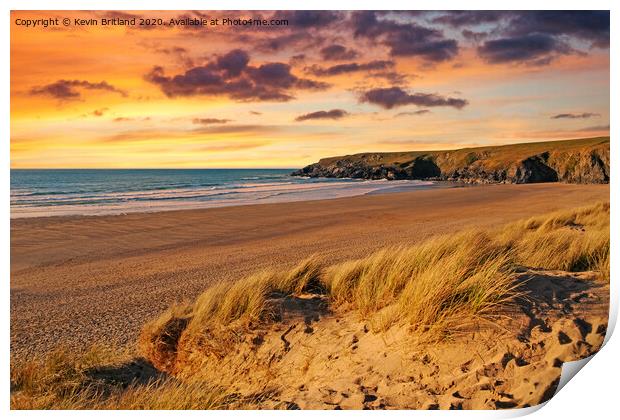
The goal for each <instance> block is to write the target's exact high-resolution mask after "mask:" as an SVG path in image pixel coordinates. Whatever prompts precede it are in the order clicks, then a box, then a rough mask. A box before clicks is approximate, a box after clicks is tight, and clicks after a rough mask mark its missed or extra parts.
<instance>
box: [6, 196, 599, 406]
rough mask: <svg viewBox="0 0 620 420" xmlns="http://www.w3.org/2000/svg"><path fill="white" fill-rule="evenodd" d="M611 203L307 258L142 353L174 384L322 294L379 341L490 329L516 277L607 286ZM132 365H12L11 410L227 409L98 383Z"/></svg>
mask: <svg viewBox="0 0 620 420" xmlns="http://www.w3.org/2000/svg"><path fill="white" fill-rule="evenodd" d="M609 246H610V240H609V203H599V204H596V205H592V206H589V207H584V208H580V209H574V210H567V211H561V212H556V213H553V214H549V215H544V216H539V217H533V218H530V219H527V220H522V221H519V222H516V223H511V224H509V225H506V226H504V227H502V228H500V229H496V230H492V231H488V232H484V231H465V232H461V233H458V234H454V235H449V236H440V237H436V238H433V239H431V240H428V241H425V242H422V243H419V244H415V245H412V246H409V247H399V248H387V249H384V250H381V251H379V252H376V253H374V254H372V255H370V256H368V257H366V258H362V259H359V260H354V261H346V262H343V263H339V264H336V265H332V266H324V265H323V264H322V263H321V261H320V260H319V259H318V258H316V257H311V258H308V259H306V260H304V261H302V262H301V263H300V264H298V265H297V266H295V267H293V268H292V269H290V270H285V271H275V270H271V271H263V272H259V273H256V274H254V275H251V276H248V277H246V278H243V279H240V280H239V281H237V282H235V283H232V284H224V283H221V284H216V285H214V286H212V287H210V288H209V289H207V290H206V291H205V292H204V293H203V294H202V295H201V296H199V297H198V299H196V301H195V302H193V303H189V304H180V305H174V306H173V307H171V308H170V309H169V310H168V311H166V312H165V313H163V314H162V315H161V316H160V317H158V318H156V319H154V320H152V321H151V322H149V323H147V324H146V325H145V326H144V328H143V330H142V333H141V335H140V338H139V342H138V350H139V353H140V354H141V356H143V357H145V358H146V359H147V360H148V361H149V362H151V363H152V364H153V365H154V366H155V367H156V368H157V369H159V370H160V371H163V372H168V373H171V374H172V375H177V374H178V373H179V372H181V371H183V370H184V369H185V370H186V368H188V367H189V368H191V367H192V366H195V365H196V360H198V361H201V360H202V362H203V364H204V362H205V361H206V362H209V361H216V362H217V360H218V359H221V358H223V357H225V356H226V355H227V354H229V353H230V351H231V349H233V348H234V346H235V344H237V343H239V342H241V341H243V340H244V339H245V337H246V336H247V334H248V333H251V332H252V331H253V330H256V329H259V328H266V327H268V326H269V325H270V324H273V323H277V322H279V321H280V320H281V317H282V313H281V311H282V307H281V305H282V300H283V299H284V298H286V297H291V296H300V295H306V294H318V295H320V296H322V297H323V298H324V299H325V300H326V301H327V302H328V303H329V308H328V310H329V311H332V312H338V313H340V314H355V316H359V317H361V318H364V319H368V320H369V321H370V324H371V326H372V328H373V329H374V330H375V331H376V332H380V331H386V330H388V329H390V328H391V327H393V326H395V325H399V326H403V325H404V326H408V328H409V330H410V331H411V333H412V334H413V335H415V336H417V337H420V338H421V339H429V340H440V339H442V338H444V337H447V336H449V335H450V334H451V333H452V332H454V331H457V330H458V329H459V328H461V327H462V326H464V325H466V324H467V323H468V322H471V321H473V320H475V319H488V318H490V317H493V316H494V314H496V313H497V312H498V308H499V307H500V306H501V305H503V304H506V303H508V302H511V301H513V299H514V297H515V296H517V295H519V294H520V293H521V291H520V290H519V284H517V283H516V281H515V279H516V272H517V269H520V270H522V269H523V267H525V268H531V269H545V270H566V271H584V270H592V271H597V272H599V273H600V277H601V279H602V280H604V281H608V280H609ZM123 358H125V359H126V356H123V355H119V354H114V353H110V352H105V351H102V350H101V349H97V350H96V351H95V350H93V351H91V352H88V353H86V354H84V355H80V356H75V355H72V354H70V353H68V352H59V353H55V354H52V355H51V356H50V357H48V358H46V359H45V360H42V361H31V362H28V363H25V364H24V363H21V364H15V365H14V366H13V365H12V366H11V407H12V408H17V409H19V408H104V409H105V408H147V409H148V408H162V409H163V408H177V409H184V408H203V409H204V408H230V407H234V406H235V405H236V404H237V406H238V405H239V404H241V405H242V406H243V407H244V408H247V407H249V406H251V401H243V402H242V403H240V402H239V401H237V400H236V399H235V398H238V397H235V394H234V393H230V392H227V391H226V388H225V387H224V388H222V387H219V386H214V385H212V384H204V383H200V382H194V381H192V380H191V376H190V377H189V380H188V377H187V375H177V376H179V377H182V378H183V380H182V381H180V380H178V379H175V378H174V376H168V377H164V378H163V379H162V378H158V379H156V380H152V381H149V382H146V383H132V384H129V385H124V386H119V385H114V384H108V383H102V382H101V381H97V380H95V379H93V377H92V375H91V373H92V371H93V369H94V368H96V367H97V366H102V365H106V366H108V365H118V364H120V363H122V362H123V360H124V359H123Z"/></svg>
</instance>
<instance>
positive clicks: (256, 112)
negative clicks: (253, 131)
mask: <svg viewBox="0 0 620 420" xmlns="http://www.w3.org/2000/svg"><path fill="white" fill-rule="evenodd" d="M250 114H252V115H263V113H262V112H258V111H250Z"/></svg>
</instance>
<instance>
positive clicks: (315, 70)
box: [306, 60, 394, 76]
mask: <svg viewBox="0 0 620 420" xmlns="http://www.w3.org/2000/svg"><path fill="white" fill-rule="evenodd" d="M392 67H394V62H393V61H390V60H375V61H369V62H368V63H361V64H360V63H345V64H337V65H335V66H330V67H326V68H325V67H320V66H316V65H314V66H311V67H308V68H306V71H307V72H309V73H312V74H314V75H315V76H337V75H339V74H344V73H355V72H359V71H372V70H386V69H390V68H392Z"/></svg>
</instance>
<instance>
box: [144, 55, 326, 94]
mask: <svg viewBox="0 0 620 420" xmlns="http://www.w3.org/2000/svg"><path fill="white" fill-rule="evenodd" d="M249 61H250V57H249V55H248V53H247V52H245V51H243V50H238V49H237V50H232V51H230V52H228V53H226V54H224V55H221V56H217V57H216V58H215V60H212V61H210V62H207V63H206V64H205V65H203V66H197V67H193V68H190V69H189V70H187V71H185V72H184V73H181V74H177V75H175V76H166V75H165V73H164V69H163V68H162V67H159V66H156V67H154V68H153V69H152V70H151V71H150V72H149V73H148V74H147V75H146V76H145V78H146V80H148V81H149V82H151V83H153V84H155V85H157V86H159V87H160V89H161V90H162V92H164V94H165V95H166V96H168V97H171V98H172V97H177V96H197V95H205V96H217V95H220V96H227V97H229V98H231V99H234V100H238V101H276V102H285V101H289V100H291V99H293V91H295V90H324V89H326V88H327V87H329V85H328V84H327V83H324V82H319V81H315V80H310V79H303V78H299V77H297V76H295V75H294V74H292V73H291V66H290V65H289V64H286V63H277V62H276V63H265V64H261V65H260V66H251V65H249Z"/></svg>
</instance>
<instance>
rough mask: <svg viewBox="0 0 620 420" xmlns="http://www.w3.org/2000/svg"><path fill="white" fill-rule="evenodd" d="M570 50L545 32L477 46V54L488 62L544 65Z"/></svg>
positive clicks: (571, 50) (491, 41)
mask: <svg viewBox="0 0 620 420" xmlns="http://www.w3.org/2000/svg"><path fill="white" fill-rule="evenodd" d="M572 52H574V50H573V49H572V48H571V47H569V46H568V45H567V44H566V43H564V42H562V41H559V40H558V39H556V38H555V37H552V36H550V35H545V34H532V35H524V36H517V37H513V38H501V39H494V40H490V41H486V42H484V43H483V44H482V45H481V46H480V47H478V54H479V55H480V56H481V57H482V58H484V59H485V60H486V61H487V62H489V63H511V62H513V63H514V62H516V63H519V62H520V63H526V64H530V65H545V64H548V63H550V62H551V61H552V60H553V59H554V58H556V57H557V56H559V55H563V54H569V53H572Z"/></svg>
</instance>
